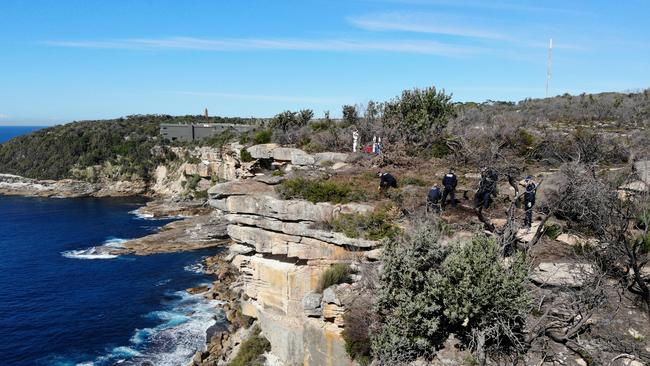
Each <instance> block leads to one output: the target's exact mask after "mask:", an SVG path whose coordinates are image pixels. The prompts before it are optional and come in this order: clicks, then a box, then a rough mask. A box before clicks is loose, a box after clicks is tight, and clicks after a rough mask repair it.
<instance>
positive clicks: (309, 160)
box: [291, 150, 315, 166]
mask: <svg viewBox="0 0 650 366" xmlns="http://www.w3.org/2000/svg"><path fill="white" fill-rule="evenodd" d="M314 162H315V160H314V157H313V156H311V155H309V154H307V153H306V152H304V151H302V150H299V151H294V152H293V153H291V164H293V165H299V166H304V165H314Z"/></svg>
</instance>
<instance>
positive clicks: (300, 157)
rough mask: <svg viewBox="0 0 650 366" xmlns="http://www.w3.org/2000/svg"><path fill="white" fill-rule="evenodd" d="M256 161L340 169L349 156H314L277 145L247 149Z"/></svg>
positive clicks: (262, 145) (329, 153)
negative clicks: (332, 165)
mask: <svg viewBox="0 0 650 366" xmlns="http://www.w3.org/2000/svg"><path fill="white" fill-rule="evenodd" d="M246 150H247V151H248V152H249V153H250V154H251V156H252V157H253V158H254V159H273V160H276V161H277V162H291V164H292V165H294V166H309V165H316V164H317V165H323V164H324V163H326V162H328V163H330V164H339V165H338V168H341V167H344V166H345V165H340V164H344V163H345V162H347V160H348V157H349V155H348V154H345V153H335V152H324V153H317V154H314V155H311V154H308V153H306V152H305V151H303V150H300V149H296V148H291V147H280V146H278V145H277V144H261V145H255V146H251V147H249V148H247V149H246Z"/></svg>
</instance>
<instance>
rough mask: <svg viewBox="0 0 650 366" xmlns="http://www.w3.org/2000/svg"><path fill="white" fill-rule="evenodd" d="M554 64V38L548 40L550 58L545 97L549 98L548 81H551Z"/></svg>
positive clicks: (548, 60) (547, 64)
mask: <svg viewBox="0 0 650 366" xmlns="http://www.w3.org/2000/svg"><path fill="white" fill-rule="evenodd" d="M552 66H553V38H551V39H550V40H549V41H548V59H547V60H546V92H545V94H544V95H545V97H546V98H548V83H549V82H550V81H551V71H552Z"/></svg>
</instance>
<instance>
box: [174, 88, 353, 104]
mask: <svg viewBox="0 0 650 366" xmlns="http://www.w3.org/2000/svg"><path fill="white" fill-rule="evenodd" d="M172 93H174V94H179V95H191V96H200V97H213V98H224V99H240V100H255V101H262V102H288V103H309V104H337V103H345V102H347V100H346V99H343V98H330V97H311V96H285V95H264V94H240V93H223V92H203V91H175V92H172Z"/></svg>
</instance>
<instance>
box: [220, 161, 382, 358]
mask: <svg viewBox="0 0 650 366" xmlns="http://www.w3.org/2000/svg"><path fill="white" fill-rule="evenodd" d="M258 150H261V149H258ZM276 150H278V149H275V150H273V151H274V154H275V151H276ZM295 153H296V151H295V150H293V149H285V150H280V151H279V152H278V155H276V156H275V157H280V158H287V156H289V155H290V154H294V157H295ZM283 154H284V155H283ZM209 195H210V200H209V203H210V205H211V206H213V207H214V208H215V209H216V211H217V212H220V213H221V214H222V215H223V219H224V220H225V222H226V223H227V233H228V236H229V237H230V238H231V239H232V240H233V241H234V242H235V245H233V246H231V248H230V254H229V255H228V257H227V258H231V259H232V264H233V265H234V266H235V267H236V268H237V269H238V270H239V271H240V273H242V274H243V278H242V285H241V289H242V291H243V294H244V296H243V297H242V301H241V310H242V313H243V314H244V315H247V316H251V317H254V318H257V319H258V320H259V323H260V326H261V328H262V331H263V333H264V334H265V336H266V337H267V338H268V340H269V342H270V343H271V348H272V351H271V353H272V354H273V355H274V356H275V357H277V358H278V359H279V360H280V361H281V362H282V363H283V364H285V365H352V364H354V363H353V362H352V361H351V360H350V359H349V357H348V356H347V353H346V352H345V342H344V341H343V338H342V336H341V333H342V331H343V327H344V321H343V314H344V312H345V308H344V305H343V303H342V301H341V300H340V298H339V296H337V293H336V290H335V288H334V287H330V288H328V289H326V290H325V291H324V294H323V295H320V294H318V293H316V289H317V287H318V282H319V278H320V276H321V275H322V273H323V272H324V271H325V270H327V268H328V267H329V266H330V265H331V264H332V263H337V262H351V261H352V260H354V259H355V258H358V257H362V256H364V254H365V253H369V252H371V251H372V250H373V249H375V248H376V247H377V245H378V243H377V242H374V241H369V240H363V239H353V238H348V237H346V236H345V235H343V234H341V233H336V232H331V231H329V230H322V229H319V228H318V227H320V225H314V224H315V223H319V222H326V221H329V220H332V219H333V218H335V217H337V216H338V215H340V214H341V213H353V212H369V211H371V210H373V207H372V206H369V205H365V204H346V205H337V204H330V203H316V204H314V203H311V202H308V201H302V200H282V199H279V198H278V196H277V195H276V194H275V191H274V189H273V186H271V185H268V184H267V183H266V182H261V181H258V180H256V179H248V180H242V181H237V182H229V183H223V184H217V185H216V186H214V187H213V188H211V189H210V191H209ZM375 254H376V255H377V253H375Z"/></svg>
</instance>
